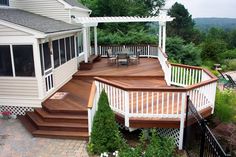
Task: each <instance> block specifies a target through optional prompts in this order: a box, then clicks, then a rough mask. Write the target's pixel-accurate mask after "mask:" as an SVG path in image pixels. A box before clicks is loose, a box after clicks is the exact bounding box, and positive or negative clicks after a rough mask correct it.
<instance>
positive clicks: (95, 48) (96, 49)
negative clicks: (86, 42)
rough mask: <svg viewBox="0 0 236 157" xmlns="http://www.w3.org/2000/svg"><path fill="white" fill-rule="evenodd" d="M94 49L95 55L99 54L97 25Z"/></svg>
mask: <svg viewBox="0 0 236 157" xmlns="http://www.w3.org/2000/svg"><path fill="white" fill-rule="evenodd" d="M94 51H95V55H98V40H97V26H95V27H94Z"/></svg>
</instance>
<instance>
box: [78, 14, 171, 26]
mask: <svg viewBox="0 0 236 157" xmlns="http://www.w3.org/2000/svg"><path fill="white" fill-rule="evenodd" d="M173 19H174V18H172V17H170V16H167V15H160V16H149V17H138V16H135V17H130V16H124V17H122V16H116V17H77V18H76V22H78V23H81V24H83V25H84V26H96V25H97V24H98V23H127V22H167V21H172V20H173Z"/></svg>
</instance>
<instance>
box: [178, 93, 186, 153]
mask: <svg viewBox="0 0 236 157" xmlns="http://www.w3.org/2000/svg"><path fill="white" fill-rule="evenodd" d="M181 100H182V101H181V102H182V104H181V115H180V129H179V150H182V149H183V139H184V124H185V113H186V111H185V106H186V103H187V101H186V93H182V99H181Z"/></svg>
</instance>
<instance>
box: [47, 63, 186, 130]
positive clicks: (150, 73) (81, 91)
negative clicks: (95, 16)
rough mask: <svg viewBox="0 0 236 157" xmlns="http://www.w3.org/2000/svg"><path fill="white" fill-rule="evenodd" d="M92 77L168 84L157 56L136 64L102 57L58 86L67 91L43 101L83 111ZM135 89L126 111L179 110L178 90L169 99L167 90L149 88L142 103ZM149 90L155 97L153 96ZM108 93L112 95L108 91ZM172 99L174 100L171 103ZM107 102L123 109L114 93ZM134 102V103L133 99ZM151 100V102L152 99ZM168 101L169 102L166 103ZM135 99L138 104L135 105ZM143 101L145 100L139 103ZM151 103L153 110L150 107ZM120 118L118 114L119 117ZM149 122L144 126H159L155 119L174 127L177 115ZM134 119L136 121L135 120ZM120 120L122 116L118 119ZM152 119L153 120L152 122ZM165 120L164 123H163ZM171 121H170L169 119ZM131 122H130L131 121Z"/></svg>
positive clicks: (131, 83) (58, 107) (127, 83)
mask: <svg viewBox="0 0 236 157" xmlns="http://www.w3.org/2000/svg"><path fill="white" fill-rule="evenodd" d="M94 77H101V78H104V79H107V80H109V81H111V82H114V83H116V84H120V85H122V86H125V87H130V88H132V87H136V88H151V87H165V86H167V84H166V82H165V80H164V73H163V71H162V69H161V66H160V63H159V61H158V59H152V58H141V60H140V64H138V65H129V66H123V65H122V66H119V67H117V66H115V65H110V64H108V63H107V60H106V59H102V60H101V61H99V62H96V63H94V65H93V69H92V70H87V71H81V70H79V71H78V72H77V73H76V74H75V75H74V76H73V78H72V79H71V80H70V81H69V82H68V83H66V84H65V85H64V86H63V87H62V88H60V89H59V90H58V92H67V93H68V94H67V95H66V96H65V97H64V98H63V99H60V100H53V99H50V98H49V99H47V100H46V101H45V103H44V105H45V106H47V107H48V108H49V109H52V110H53V109H54V110H62V111H64V110H68V111H81V110H83V111H86V110H87V104H88V99H89V94H90V89H91V86H92V82H93V80H94ZM135 93H136V91H133V98H132V94H131V92H129V95H130V100H129V101H130V102H129V111H130V113H134V114H160V113H162V114H176V113H178V114H180V110H181V105H180V104H182V102H181V99H179V103H178V104H179V105H177V102H178V99H177V95H178V92H176V93H175V96H174V98H173V99H172V95H170V96H169V98H167V93H168V92H165V93H162V92H158V93H159V95H158V94H157V92H153V93H152V92H148V94H149V96H147V97H146V94H147V93H146V92H144V99H143V103H142V99H141V93H142V92H137V93H138V95H139V96H138V102H136V97H137V95H135ZM152 94H153V96H154V99H153V100H152V97H151V96H152ZM162 94H164V98H163V100H164V103H163V108H162V102H161V101H162ZM110 97H111V95H110ZM172 100H173V103H172ZM109 101H110V105H111V106H113V107H116V108H117V107H118V106H119V105H120V106H119V107H118V108H119V109H120V110H122V111H124V106H123V105H121V104H119V103H118V104H117V102H123V101H124V100H123V98H122V97H114V96H113V99H110V100H109ZM132 102H133V103H132ZM152 102H153V103H152ZM167 102H169V105H167ZM136 103H137V104H138V106H136ZM142 104H144V105H143V106H142ZM152 106H153V110H152V109H151V108H152ZM121 119H122V118H120V120H121ZM149 119H150V124H147V125H146V126H151V125H155V126H158V125H157V124H158V121H159V122H160V124H161V125H160V126H168V127H171V126H172V127H176V126H178V125H179V119H178V118H165V117H163V118H154V119H153V118H149ZM135 120H136V121H135ZM121 121H122V120H121ZM142 121H145V122H147V118H143V119H142V118H135V117H132V118H131V123H130V126H140V125H141V124H139V122H142ZM153 121H155V123H154V122H153ZM164 121H166V124H168V125H164V124H163V123H164ZM171 122H172V123H171ZM132 123H133V125H132ZM170 123H171V124H170Z"/></svg>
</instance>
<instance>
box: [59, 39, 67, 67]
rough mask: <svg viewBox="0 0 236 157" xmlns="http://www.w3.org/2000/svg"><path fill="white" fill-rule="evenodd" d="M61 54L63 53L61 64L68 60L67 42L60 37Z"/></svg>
mask: <svg viewBox="0 0 236 157" xmlns="http://www.w3.org/2000/svg"><path fill="white" fill-rule="evenodd" d="M60 55H61V64H63V63H65V62H66V58H65V55H66V54H65V42H64V39H60Z"/></svg>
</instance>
